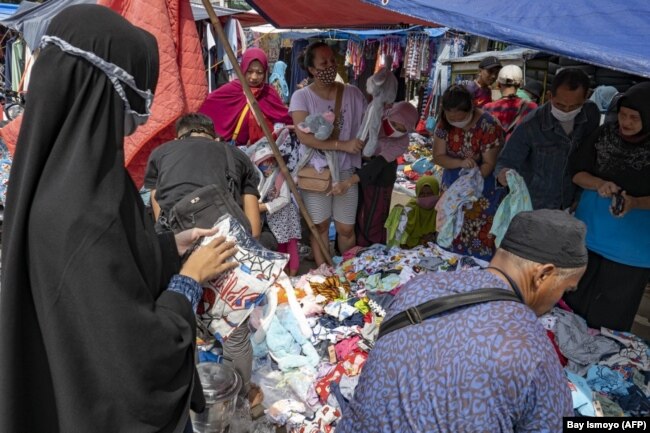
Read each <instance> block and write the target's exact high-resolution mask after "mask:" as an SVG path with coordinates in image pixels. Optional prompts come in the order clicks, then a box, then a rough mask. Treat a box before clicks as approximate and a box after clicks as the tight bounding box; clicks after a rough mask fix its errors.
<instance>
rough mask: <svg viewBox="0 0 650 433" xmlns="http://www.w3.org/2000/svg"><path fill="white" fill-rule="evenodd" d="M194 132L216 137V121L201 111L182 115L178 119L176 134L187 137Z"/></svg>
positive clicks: (179, 136)
mask: <svg viewBox="0 0 650 433" xmlns="http://www.w3.org/2000/svg"><path fill="white" fill-rule="evenodd" d="M193 132H197V133H201V134H208V135H210V136H212V138H215V137H216V135H217V134H216V133H215V132H214V123H213V122H212V119H210V117H208V116H206V115H205V114H201V113H187V114H184V115H182V116H181V117H179V118H178V120H177V121H176V136H177V137H178V138H186V137H188V136H189V135H190V134H192V133H193Z"/></svg>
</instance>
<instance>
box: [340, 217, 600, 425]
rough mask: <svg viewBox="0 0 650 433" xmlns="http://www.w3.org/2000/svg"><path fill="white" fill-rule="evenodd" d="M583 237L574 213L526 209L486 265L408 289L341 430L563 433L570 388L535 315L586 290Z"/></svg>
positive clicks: (432, 277)
mask: <svg viewBox="0 0 650 433" xmlns="http://www.w3.org/2000/svg"><path fill="white" fill-rule="evenodd" d="M585 234H586V228H585V225H584V224H583V223H582V222H581V221H578V220H577V219H575V218H574V217H572V216H570V215H569V214H567V213H566V212H562V211H559V210H548V209H543V210H539V211H532V212H521V213H519V214H517V215H516V216H515V217H514V218H513V219H512V222H511V223H510V226H509V227H508V231H507V232H506V235H505V237H504V238H503V242H502V243H501V245H500V247H499V249H497V252H496V254H495V255H494V258H493V259H492V261H491V262H490V267H489V268H487V269H485V270H467V271H460V272H434V273H429V274H425V275H422V276H420V277H416V278H414V279H412V280H411V281H409V282H408V283H406V284H405V285H404V286H403V287H402V289H401V290H400V291H399V293H398V294H397V295H396V296H395V298H394V300H393V301H392V303H391V305H390V308H389V309H388V311H387V314H386V317H385V319H384V321H383V322H382V324H381V327H380V328H379V336H378V337H377V340H376V343H375V346H374V348H373V350H372V351H371V352H370V355H369V357H368V360H367V361H366V364H365V366H364V368H363V371H362V372H361V377H360V378H359V384H358V386H357V387H356V389H355V391H354V397H353V398H352V400H351V401H350V403H349V404H348V405H347V407H346V408H345V409H344V411H343V417H342V419H341V421H340V422H339V424H338V425H337V427H336V432H337V433H352V432H365V433H379V432H381V433H390V432H400V433H411V432H430V433H443V432H444V433H446V432H449V433H451V432H497V431H498V432H560V431H562V417H565V416H572V414H573V405H572V401H571V391H570V389H569V385H568V383H567V379H566V377H565V375H564V372H563V370H562V365H561V364H560V361H559V359H558V356H557V354H556V353H555V350H554V349H553V344H552V343H551V341H550V340H549V338H548V336H547V335H546V330H545V329H544V327H543V326H542V325H541V323H540V322H539V320H538V319H537V316H540V315H542V314H544V313H546V312H547V311H549V310H550V309H551V308H553V306H554V305H555V303H556V302H557V301H559V300H560V298H561V297H562V295H563V294H564V292H565V291H569V290H571V289H572V288H574V287H576V286H577V284H578V281H579V280H580V278H581V276H582V274H583V273H584V271H585V268H586V264H587V249H586V247H585ZM488 292H492V293H497V294H499V296H500V297H499V298H495V297H490V298H487V299H489V300H486V297H485V296H482V294H485V293H488ZM504 295H507V297H508V298H509V299H505V298H504V297H503V296H504ZM459 299H462V302H458V300H459ZM497 299H498V300H497ZM449 307H451V308H449Z"/></svg>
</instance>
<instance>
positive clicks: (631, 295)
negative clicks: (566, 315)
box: [564, 251, 650, 331]
mask: <svg viewBox="0 0 650 433" xmlns="http://www.w3.org/2000/svg"><path fill="white" fill-rule="evenodd" d="M648 280H650V268H637V267H634V266H627V265H623V264H621V263H617V262H613V261H611V260H608V259H606V258H605V257H603V256H601V255H599V254H596V253H594V252H593V251H589V263H588V264H587V270H586V272H585V274H584V276H583V277H582V279H581V280H580V283H579V284H578V289H577V290H576V291H575V292H572V293H567V294H566V295H564V300H565V301H566V303H567V304H569V306H570V307H571V308H573V311H575V313H576V314H578V315H580V316H582V317H584V318H585V319H586V320H587V324H588V325H589V326H590V327H591V328H596V329H600V327H601V326H604V327H606V328H610V329H615V330H617V331H629V330H630V328H631V327H632V324H633V323H634V316H635V315H636V312H637V310H638V308H639V304H640V303H641V298H642V297H643V291H644V290H645V287H646V285H647V284H648Z"/></svg>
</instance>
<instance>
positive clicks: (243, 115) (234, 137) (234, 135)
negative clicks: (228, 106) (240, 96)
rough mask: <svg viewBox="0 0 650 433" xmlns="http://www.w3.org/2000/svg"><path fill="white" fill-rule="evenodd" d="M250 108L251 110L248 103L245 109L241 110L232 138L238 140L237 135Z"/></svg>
mask: <svg viewBox="0 0 650 433" xmlns="http://www.w3.org/2000/svg"><path fill="white" fill-rule="evenodd" d="M248 110H250V107H249V105H248V104H246V105H245V106H244V109H243V110H242V111H241V114H240V115H239V120H238V121H237V126H236V127H235V132H233V134H232V140H233V141H235V140H237V136H239V131H241V126H242V124H243V123H244V119H245V118H246V115H247V114H248Z"/></svg>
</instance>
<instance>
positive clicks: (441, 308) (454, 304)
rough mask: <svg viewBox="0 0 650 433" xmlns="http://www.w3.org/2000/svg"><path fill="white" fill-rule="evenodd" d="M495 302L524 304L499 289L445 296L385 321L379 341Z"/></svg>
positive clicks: (483, 289) (478, 290)
mask: <svg viewBox="0 0 650 433" xmlns="http://www.w3.org/2000/svg"><path fill="white" fill-rule="evenodd" d="M493 301H512V302H519V303H523V302H522V300H521V299H520V298H519V296H517V295H516V294H515V293H514V292H511V291H509V290H505V289H498V288H481V289H477V290H474V291H472V292H468V293H459V294H456V295H449V296H443V297H441V298H437V299H433V300H431V301H428V302H424V303H422V304H419V305H416V306H415V307H411V308H408V309H406V310H404V311H402V312H401V313H398V314H396V315H394V316H393V317H391V318H390V319H388V320H386V321H384V322H383V323H382V324H381V327H380V328H379V335H378V336H377V340H379V339H380V338H381V337H383V336H384V335H386V334H389V333H391V332H393V331H397V330H398V329H402V328H404V327H406V326H410V325H417V324H419V323H422V322H423V321H425V320H427V319H429V318H431V317H434V316H437V315H439V314H442V313H445V312H447V311H451V310H454V309H456V308H460V307H465V306H468V305H476V304H482V303H485V302H493Z"/></svg>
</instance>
